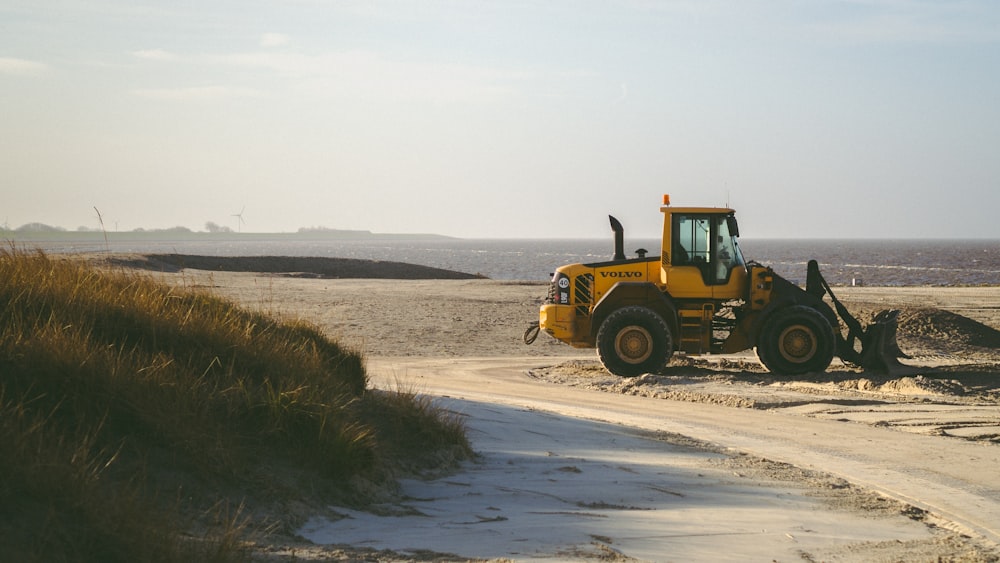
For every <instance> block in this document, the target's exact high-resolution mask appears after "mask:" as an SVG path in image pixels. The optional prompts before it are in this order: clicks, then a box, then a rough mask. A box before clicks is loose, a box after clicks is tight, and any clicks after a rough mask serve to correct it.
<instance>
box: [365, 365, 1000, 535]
mask: <svg viewBox="0 0 1000 563" xmlns="http://www.w3.org/2000/svg"><path fill="white" fill-rule="evenodd" d="M537 364H538V360H537V359H532V358H521V359H512V358H462V359H448V360H440V359H389V358H379V359H375V360H372V361H371V369H372V372H373V373H374V374H377V378H378V379H377V381H378V382H379V384H381V385H391V384H392V382H393V381H395V380H396V379H402V380H403V381H408V382H413V383H414V384H415V385H416V387H417V388H419V389H423V390H424V392H426V393H430V394H434V395H441V396H448V397H460V398H465V399H473V400H477V401H484V402H494V403H500V404H508V405H517V406H522V407H530V408H534V409H540V410H545V411H549V412H553V413H559V414H562V415H566V416H572V417H579V418H586V419H592V420H598V421H603V422H609V423H614V424H622V425H627V426H631V427H635V428H641V429H644V430H650V431H665V432H671V433H677V434H682V435H684V436H689V437H692V438H695V439H697V440H702V441H705V442H709V443H713V444H717V445H720V446H723V447H725V448H732V449H735V450H738V451H741V452H747V453H751V454H753V455H757V456H761V457H765V458H767V459H770V460H774V461H780V462H784V463H789V464H792V465H796V466H799V467H804V468H809V469H814V470H818V471H822V472H826V473H830V474H832V475H836V476H839V477H842V478H844V479H846V480H848V481H850V482H852V483H855V484H858V485H862V486H864V487H865V488H868V489H871V490H875V491H878V492H880V493H882V494H885V495H888V496H890V497H892V498H896V499H899V500H902V501H904V502H906V503H908V504H911V505H913V506H916V507H919V508H921V509H924V510H927V511H928V512H930V513H931V514H933V515H935V516H938V517H940V518H941V519H942V522H941V525H945V526H949V525H950V526H954V529H956V530H957V531H961V532H963V533H971V534H974V535H980V536H982V537H984V538H986V539H988V540H989V541H990V542H993V543H1000V471H998V470H997V469H998V467H1000V448H997V447H995V446H992V445H983V444H978V443H974V442H969V441H964V440H956V439H954V438H951V437H947V436H928V435H919V434H912V433H904V432H899V431H896V430H893V429H891V428H886V427H882V426H872V425H867V424H851V423H848V422H843V421H840V420H824V419H816V418H812V417H805V416H801V415H796V414H789V413H780V412H772V411H760V410H755V409H733V408H729V407H725V406H719V405H711V404H704V403H691V402H683V401H670V400H662V399H655V398H649V397H638V396H628V395H618V396H612V397H609V396H608V395H607V394H602V393H596V392H594V391H589V390H585V389H575V388H567V387H565V386H562V385H553V384H549V383H545V382H538V381H534V380H532V379H531V378H530V377H528V376H527V372H528V370H529V369H530V368H531V367H533V366H537Z"/></svg>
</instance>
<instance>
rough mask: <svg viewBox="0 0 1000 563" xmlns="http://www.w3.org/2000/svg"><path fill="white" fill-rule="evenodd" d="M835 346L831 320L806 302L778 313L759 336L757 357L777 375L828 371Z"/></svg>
mask: <svg viewBox="0 0 1000 563" xmlns="http://www.w3.org/2000/svg"><path fill="white" fill-rule="evenodd" d="M835 349H836V340H835V338H834V335H833V327H832V326H830V322H829V321H827V320H826V317H824V316H823V314H822V313H820V312H819V311H817V310H816V309H813V308H812V307H807V306H805V305H795V306H792V307H788V308H786V309H782V310H780V311H778V312H776V313H774V315H772V316H771V318H769V319H768V320H767V321H766V322H765V323H764V326H763V327H762V328H761V331H760V334H759V336H758V337H757V358H758V359H759V360H760V363H762V364H764V367H766V368H767V369H768V370H769V371H770V372H771V373H773V374H775V375H801V374H803V373H808V372H812V371H826V368H827V367H829V365H830V362H831V361H833V354H834V351H835Z"/></svg>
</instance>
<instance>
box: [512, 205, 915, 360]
mask: <svg viewBox="0 0 1000 563" xmlns="http://www.w3.org/2000/svg"><path fill="white" fill-rule="evenodd" d="M660 211H661V212H663V239H662V246H661V251H660V255H659V256H649V257H647V256H646V254H647V251H646V250H644V249H639V250H637V251H636V254H637V256H636V257H635V258H627V257H626V256H625V253H624V234H623V233H624V229H623V228H622V225H621V223H620V222H619V221H618V220H617V219H615V218H614V217H611V216H609V219H610V220H611V228H612V230H613V231H614V234H615V250H614V256H613V257H612V259H611V260H609V261H606V262H598V263H592V264H569V265H566V266H562V267H560V268H558V269H557V270H556V271H555V273H554V274H553V275H552V283H551V285H550V287H549V292H548V296H547V297H546V299H545V302H544V303H543V305H542V306H541V310H540V311H539V320H538V323H537V324H532V325H531V326H529V327H528V329H527V330H526V331H525V333H524V340H525V342H526V343H528V344H530V343H531V342H533V341H534V340H535V337H536V336H537V335H538V333H539V331H544V332H545V333H547V334H549V335H550V336H552V337H553V338H556V339H558V340H561V341H562V342H565V343H567V344H569V345H571V346H574V347H578V348H597V353H598V356H599V357H600V359H601V363H602V364H604V367H605V368H606V369H607V370H608V371H610V372H611V373H613V374H616V375H619V376H624V377H633V376H637V375H641V374H644V373H657V372H659V371H660V370H662V369H663V368H664V366H666V364H667V362H668V361H669V360H670V358H671V356H672V355H673V354H674V353H675V352H680V353H684V354H687V355H702V354H729V353H736V352H740V351H743V350H749V349H751V348H753V349H755V350H756V353H757V357H758V359H759V360H760V362H761V363H762V364H763V365H764V367H766V368H767V369H768V370H770V371H771V372H772V373H775V374H780V375H798V374H803V373H807V372H822V371H825V370H826V368H827V367H828V366H829V365H830V362H831V361H832V360H833V357H834V356H835V355H836V356H839V357H840V358H841V359H842V360H844V361H846V362H849V363H851V364H855V365H858V366H861V367H863V368H865V369H871V370H875V371H883V372H892V373H900V372H901V371H904V370H905V366H904V365H903V364H901V363H900V362H899V360H898V358H899V357H901V356H903V354H902V352H901V351H900V350H899V347H898V346H897V345H896V317H897V315H898V311H883V312H882V313H879V314H878V315H877V316H876V317H875V319H874V322H873V323H872V324H871V325H870V326H868V327H867V328H863V327H862V326H861V323H860V322H858V320H857V319H855V318H854V317H853V316H852V315H851V314H850V312H848V311H847V309H846V308H845V307H844V306H843V305H842V304H841V303H840V301H839V300H837V298H836V296H834V295H833V292H832V291H831V289H830V286H829V284H827V282H826V280H825V279H823V276H822V275H821V274H820V272H819V267H818V266H817V264H816V261H815V260H811V261H810V262H809V264H808V267H807V278H806V279H807V283H806V288H805V289H802V288H800V287H799V286H797V285H795V284H793V283H791V282H789V281H788V280H786V279H784V278H782V277H781V276H778V275H777V274H775V273H774V272H773V271H772V270H771V268H769V267H766V266H763V265H761V264H758V263H755V262H746V261H745V260H744V259H743V254H742V252H741V251H740V247H739V244H738V238H739V227H738V225H737V222H736V214H735V212H734V211H733V210H732V209H728V208H717V207H673V206H671V205H670V198H669V196H666V195H665V196H664V197H663V205H662V207H660ZM826 295H829V297H830V303H828V302H827V301H825V300H824V296H826ZM831 305H832V306H831ZM838 314H839V317H840V319H842V320H843V324H844V325H845V328H846V331H847V335H846V336H845V335H844V333H843V329H842V328H841V323H840V321H839V320H838ZM904 357H905V356H904Z"/></svg>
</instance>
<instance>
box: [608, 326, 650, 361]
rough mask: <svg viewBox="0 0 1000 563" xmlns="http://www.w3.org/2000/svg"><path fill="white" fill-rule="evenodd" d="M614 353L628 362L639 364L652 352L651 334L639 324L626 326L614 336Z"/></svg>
mask: <svg viewBox="0 0 1000 563" xmlns="http://www.w3.org/2000/svg"><path fill="white" fill-rule="evenodd" d="M615 353H616V354H617V355H618V357H619V358H621V359H622V360H624V361H625V362H628V363H630V364H639V363H642V362H644V361H646V360H648V359H649V357H650V356H651V355H652V354H653V335H651V334H650V333H649V331H648V330H646V329H645V328H643V327H641V326H635V325H633V326H627V327H625V328H623V329H621V330H620V331H618V335H617V336H616V337H615Z"/></svg>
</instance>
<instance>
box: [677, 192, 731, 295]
mask: <svg viewBox="0 0 1000 563" xmlns="http://www.w3.org/2000/svg"><path fill="white" fill-rule="evenodd" d="M660 209H661V211H663V255H662V260H661V268H660V273H661V282H662V283H663V285H664V286H665V288H666V290H667V291H668V292H669V293H670V295H672V296H674V297H676V298H679V299H684V298H692V299H715V300H724V299H739V298H741V297H743V296H744V293H745V288H746V276H747V271H746V263H745V261H744V260H743V253H742V252H741V251H740V247H739V243H738V238H739V227H738V225H737V223H736V216H735V214H734V212H733V210H732V209H728V208H710V207H709V208H706V207H700V208H680V207H677V208H675V207H670V205H669V203H668V204H667V205H664V206H663V207H661V208H660Z"/></svg>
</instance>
